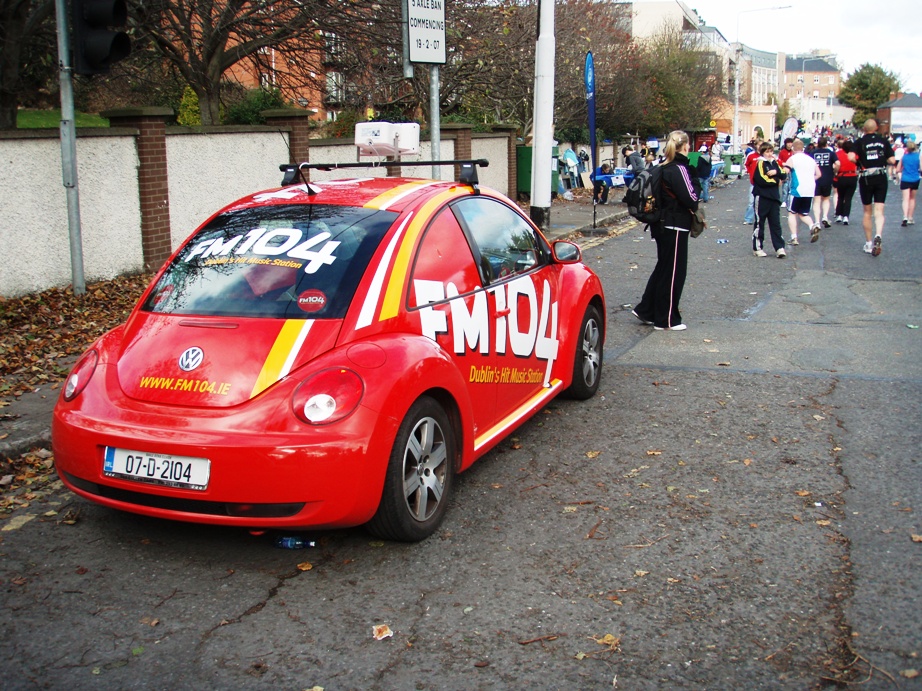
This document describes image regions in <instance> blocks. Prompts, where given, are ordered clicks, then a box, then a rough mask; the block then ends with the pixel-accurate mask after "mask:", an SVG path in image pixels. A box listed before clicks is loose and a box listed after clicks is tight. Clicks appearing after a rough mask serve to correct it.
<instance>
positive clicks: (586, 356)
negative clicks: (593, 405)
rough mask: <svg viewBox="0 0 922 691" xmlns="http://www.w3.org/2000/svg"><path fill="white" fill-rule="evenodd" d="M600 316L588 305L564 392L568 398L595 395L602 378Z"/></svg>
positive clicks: (594, 307)
mask: <svg viewBox="0 0 922 691" xmlns="http://www.w3.org/2000/svg"><path fill="white" fill-rule="evenodd" d="M603 333H604V331H603V325H602V317H601V315H600V314H599V310H598V308H597V307H596V306H595V305H589V306H588V307H587V308H586V312H585V314H584V315H583V323H582V326H580V330H579V334H580V335H579V343H577V344H576V356H575V357H574V358H573V383H572V384H570V387H569V388H568V389H567V390H566V391H565V392H564V393H565V394H566V396H567V397H568V398H575V399H577V400H580V401H584V400H586V399H587V398H592V397H593V396H595V392H596V391H598V390H599V381H600V380H601V378H602V340H603V337H602V334H603Z"/></svg>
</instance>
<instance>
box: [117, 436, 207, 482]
mask: <svg viewBox="0 0 922 691" xmlns="http://www.w3.org/2000/svg"><path fill="white" fill-rule="evenodd" d="M102 472H103V474H104V475H106V476H108V477H121V478H127V479H129V480H135V481H137V482H147V483H150V484H154V485H166V486H167V487H183V488H185V489H198V490H202V489H206V488H207V487H208V476H209V474H210V472H211V461H209V460H208V459H207V458H193V457H190V456H171V455H169V454H165V453H147V452H144V451H129V450H128V449H116V448H114V447H112V446H107V447H106V449H105V456H104V458H103V465H102Z"/></svg>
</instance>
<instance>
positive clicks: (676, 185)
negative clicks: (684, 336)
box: [634, 131, 701, 331]
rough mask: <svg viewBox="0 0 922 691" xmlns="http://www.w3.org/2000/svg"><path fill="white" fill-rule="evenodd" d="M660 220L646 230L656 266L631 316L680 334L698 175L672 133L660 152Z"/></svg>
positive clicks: (683, 139) (683, 140)
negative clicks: (661, 156) (680, 302)
mask: <svg viewBox="0 0 922 691" xmlns="http://www.w3.org/2000/svg"><path fill="white" fill-rule="evenodd" d="M663 155H664V157H665V160H664V161H663V164H662V166H663V183H662V184H663V186H662V193H661V194H660V201H661V204H662V208H663V220H662V221H660V222H659V223H654V224H653V225H652V226H651V228H650V231H651V233H652V234H653V239H654V240H656V267H655V268H654V269H653V273H652V274H650V278H649V280H648V281H647V288H646V290H645V291H644V293H643V298H642V299H641V301H640V304H639V305H637V307H635V308H634V316H636V317H637V318H638V319H640V320H641V321H642V322H644V323H645V324H652V325H653V327H654V328H655V329H657V330H659V331H663V330H668V331H684V330H685V329H686V328H687V327H686V326H685V323H684V322H683V321H682V315H681V314H680V313H679V299H680V298H681V297H682V288H683V287H684V286H685V272H686V268H687V265H688V231H689V230H691V220H692V213H693V212H695V211H697V210H698V197H699V195H700V194H701V188H700V187H699V182H698V176H697V174H696V172H695V171H694V170H692V169H691V168H690V167H689V165H688V135H687V134H685V132H679V131H676V132H672V133H670V135H669V138H668V139H667V140H666V146H665V147H664V149H663Z"/></svg>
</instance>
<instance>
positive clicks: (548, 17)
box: [530, 0, 556, 230]
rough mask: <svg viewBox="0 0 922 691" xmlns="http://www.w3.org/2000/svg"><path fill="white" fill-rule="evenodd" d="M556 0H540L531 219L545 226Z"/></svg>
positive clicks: (548, 201) (548, 208)
mask: <svg viewBox="0 0 922 691" xmlns="http://www.w3.org/2000/svg"><path fill="white" fill-rule="evenodd" d="M555 41H556V39H555V37H554V0H539V1H538V41H537V44H536V46H535V106H534V125H533V127H534V137H533V138H532V151H531V154H532V155H531V210H530V216H531V220H532V221H534V222H535V225H537V226H538V227H539V228H541V229H542V230H547V229H548V227H549V226H550V215H551V174H552V171H551V170H550V168H551V154H552V153H553V152H552V149H553V143H552V142H553V135H552V130H553V127H554V53H555V48H556V46H555Z"/></svg>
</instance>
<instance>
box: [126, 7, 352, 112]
mask: <svg viewBox="0 0 922 691" xmlns="http://www.w3.org/2000/svg"><path fill="white" fill-rule="evenodd" d="M348 4H349V3H342V5H348ZM338 5H340V3H337V2H335V0H297V1H296V2H294V3H274V2H266V1H260V2H248V1H246V0H228V1H227V2H214V1H213V0H154V1H153V2H149V1H147V0H144V1H141V0H132V1H131V3H130V5H129V8H130V9H129V14H130V15H131V16H132V17H133V18H134V19H135V21H136V22H137V24H138V32H137V41H138V43H139V45H141V46H144V45H145V44H146V43H149V45H150V46H152V48H153V49H154V50H155V51H156V52H157V53H159V55H160V56H161V57H162V58H163V59H164V60H166V61H167V62H168V63H169V65H170V66H171V67H172V68H173V69H174V70H175V71H176V72H178V73H179V74H180V75H182V78H183V79H184V80H185V81H186V82H187V83H188V85H189V86H190V87H191V88H192V90H193V91H195V93H196V95H197V96H198V100H199V107H200V109H201V116H202V124H205V125H213V124H219V123H220V121H221V117H220V102H221V101H220V99H221V82H222V80H223V79H224V78H225V74H226V73H227V72H228V70H230V69H231V67H233V66H234V65H236V64H237V63H239V62H241V61H242V60H244V59H247V58H251V57H253V56H256V55H258V54H259V53H260V51H266V50H267V49H269V48H270V47H277V46H283V45H285V44H290V50H296V49H297V48H298V47H301V48H304V47H305V40H306V39H313V38H314V37H315V33H316V32H317V30H318V29H319V28H320V27H319V26H318V24H319V22H318V20H317V19H316V18H317V17H326V16H329V15H330V14H331V13H333V11H334V9H336V8H337V6H338ZM314 45H316V44H314ZM314 54H316V51H314ZM319 69H320V63H319V61H317V62H316V63H315V71H318V72H319Z"/></svg>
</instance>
